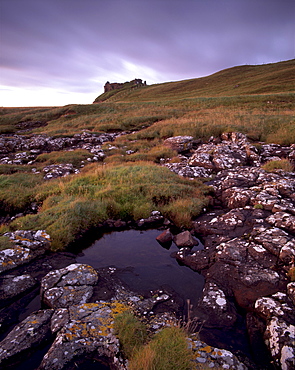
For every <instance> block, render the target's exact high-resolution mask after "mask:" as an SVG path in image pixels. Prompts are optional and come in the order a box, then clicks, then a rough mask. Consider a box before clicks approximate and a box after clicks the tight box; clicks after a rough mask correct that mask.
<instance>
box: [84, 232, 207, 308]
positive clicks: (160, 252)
mask: <svg viewBox="0 0 295 370" xmlns="http://www.w3.org/2000/svg"><path fill="white" fill-rule="evenodd" d="M160 233H161V231H159V230H145V231H139V230H126V231H119V232H112V233H108V234H104V236H102V237H101V238H100V239H98V240H96V241H95V242H94V243H93V244H92V245H91V246H90V247H88V248H87V249H85V250H83V255H80V256H78V257H77V262H78V263H86V264H89V265H91V266H93V267H94V268H101V267H109V266H114V267H116V268H118V277H119V278H120V279H121V280H122V281H123V282H125V283H126V284H127V285H128V286H129V287H130V289H131V290H135V291H151V290H156V289H161V288H163V289H165V288H167V287H168V288H169V289H173V290H174V291H175V293H177V294H178V295H179V296H180V297H181V298H182V299H184V300H185V301H186V300H187V299H190V301H191V303H192V304H193V305H196V303H197V300H198V298H199V297H200V295H201V293H202V289H203V286H204V278H203V277H202V276H201V275H200V274H198V273H196V272H194V271H192V270H191V269H189V268H188V267H186V266H181V265H179V264H178V262H177V261H176V259H175V258H173V257H172V256H171V254H173V252H176V251H178V250H179V249H178V248H177V246H176V245H175V244H174V243H172V245H171V247H170V248H169V249H166V248H164V247H162V246H161V245H160V244H159V243H158V242H157V241H156V237H157V236H158V235H159V234H160ZM195 248H196V247H195Z"/></svg>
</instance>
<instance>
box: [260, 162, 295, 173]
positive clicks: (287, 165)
mask: <svg viewBox="0 0 295 370" xmlns="http://www.w3.org/2000/svg"><path fill="white" fill-rule="evenodd" d="M262 168H263V169H264V170H265V171H267V172H273V171H276V170H283V171H286V172H291V171H293V170H294V166H293V165H292V163H291V162H290V161H288V159H280V160H273V161H269V162H266V163H265V164H264V165H263V166H262Z"/></svg>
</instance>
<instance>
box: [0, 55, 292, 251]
mask: <svg viewBox="0 0 295 370" xmlns="http://www.w3.org/2000/svg"><path fill="white" fill-rule="evenodd" d="M294 87H295V60H290V61H286V62H280V63H274V64H267V65H261V66H241V67H234V68H230V69H226V70H223V71H220V72H218V73H215V74H213V75H211V76H208V77H203V78H198V79H192V80H186V81H178V82H169V83H164V84H157V85H151V86H143V87H141V88H138V89H134V88H131V87H130V85H128V84H126V85H124V88H123V89H122V90H114V91H111V92H110V93H107V94H102V95H101V96H100V97H98V99H97V100H103V101H102V102H100V103H97V104H88V105H79V104H72V105H67V106H64V107H31V108H0V133H1V134H5V135H8V136H12V135H13V134H15V133H17V134H18V135H26V136H31V135H34V134H47V135H50V136H53V137H65V136H71V135H74V134H76V133H81V132H83V131H88V132H91V133H104V132H125V135H122V136H120V137H118V138H117V139H116V140H115V141H114V142H113V143H112V146H111V147H110V146H109V145H108V144H107V143H106V144H104V145H103V147H102V149H104V150H105V153H106V158H105V159H104V161H103V162H98V163H85V166H84V168H82V169H81V173H80V174H79V175H71V176H67V177H65V178H57V179H53V180H50V181H45V180H44V179H43V175H42V173H41V172H42V168H43V167H44V166H45V165H47V164H54V163H60V162H61V161H62V162H66V163H72V164H73V165H75V163H76V162H79V163H80V161H81V160H82V159H85V158H84V156H87V155H88V154H87V153H85V151H86V150H85V151H81V150H80V151H79V150H75V151H69V152H64V153H61V152H52V153H46V155H45V154H40V155H39V156H38V157H37V159H36V160H35V161H34V163H33V164H30V165H29V164H27V165H17V164H14V165H11V166H10V165H8V164H5V165H4V164H0V215H1V216H3V215H4V216H5V215H6V214H7V213H9V214H10V215H14V214H16V213H20V212H23V211H24V210H25V209H26V208H28V207H29V206H30V204H31V203H32V202H34V203H36V204H37V205H38V207H39V211H38V213H37V214H36V215H26V216H25V217H18V218H17V219H16V220H14V221H13V222H12V223H11V224H9V225H2V226H1V225H0V235H1V233H4V232H5V231H8V230H14V229H18V228H21V229H36V228H37V229H46V230H47V232H48V233H49V234H50V235H51V237H52V247H53V248H55V249H64V248H66V247H67V246H68V245H69V244H70V243H71V242H73V241H74V240H75V238H76V237H77V236H78V235H83V234H84V233H85V231H87V230H88V229H89V228H91V227H95V226H96V225H97V224H98V223H101V222H103V221H105V220H106V219H108V218H113V219H118V218H121V219H126V220H130V219H133V220H134V219H138V218H142V217H147V216H148V215H149V214H150V212H151V211H152V210H160V211H161V212H162V213H163V214H164V215H165V216H166V217H168V218H170V219H171V220H173V222H174V223H175V224H177V225H178V226H188V225H189V224H190V222H191V219H192V218H193V217H196V216H197V215H198V214H199V212H201V210H202V208H203V207H204V206H205V205H206V204H207V198H206V192H207V191H208V189H207V188H206V186H204V185H203V184H202V181H197V180H194V181H191V180H187V179H183V178H180V177H178V176H177V175H176V174H174V173H172V172H170V171H169V170H168V169H167V168H164V167H161V166H159V165H158V164H159V162H160V161H161V159H162V158H164V159H168V158H171V160H172V161H173V160H176V161H177V160H178V158H177V157H176V155H177V153H176V152H174V151H173V150H172V149H170V148H167V147H166V146H164V145H163V140H164V139H165V138H167V137H171V136H176V135H191V136H193V137H194V138H195V139H203V140H206V139H208V138H209V137H210V136H212V135H213V136H218V135H220V134H221V133H222V132H225V131H239V132H242V133H244V134H246V135H247V136H248V138H249V139H250V140H253V141H256V142H257V141H265V142H273V143H278V144H282V145H290V144H292V143H295V114H294V112H295V99H294V98H295V94H294V92H295V91H294V90H295V89H294ZM110 148H111V149H110ZM127 152H129V153H132V154H128V155H127V154H126V153H127ZM173 157H174V159H173ZM85 162H87V161H85ZM33 168H35V169H37V170H38V171H37V173H33V172H32V170H33ZM38 172H40V173H38ZM0 247H1V237H0Z"/></svg>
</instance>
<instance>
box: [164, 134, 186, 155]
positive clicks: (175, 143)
mask: <svg viewBox="0 0 295 370" xmlns="http://www.w3.org/2000/svg"><path fill="white" fill-rule="evenodd" d="M164 145H167V146H170V147H171V148H172V149H174V150H176V151H177V152H178V153H181V152H184V151H186V150H189V149H191V148H192V147H193V137H192V136H173V137H169V138H168V139H166V140H165V141H164Z"/></svg>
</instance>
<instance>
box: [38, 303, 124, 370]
mask: <svg viewBox="0 0 295 370" xmlns="http://www.w3.org/2000/svg"><path fill="white" fill-rule="evenodd" d="M114 308H115V304H114V305H112V304H111V303H109V304H107V303H86V304H81V305H76V306H71V307H69V308H68V309H60V310H58V313H57V314H56V315H55V316H54V317H53V318H52V320H53V323H54V324H53V327H54V328H55V330H56V329H57V328H59V327H60V328H61V329H60V330H59V331H57V336H56V339H55V341H54V342H53V344H52V346H51V347H50V349H49V351H48V352H47V353H46V355H45V356H44V358H43V361H42V363H41V365H40V370H41V369H42V370H47V369H48V370H49V369H51V370H61V369H64V368H65V366H67V365H69V364H73V362H74V361H75V362H77V363H79V361H81V360H82V359H85V358H87V357H90V358H93V359H96V360H100V359H101V361H103V362H104V363H105V364H106V365H108V366H110V367H111V368H112V369H118V370H123V369H125V366H124V362H123V360H122V358H121V355H120V347H119V341H118V339H117V338H116V337H115V335H114V334H113V320H114ZM58 317H59V320H60V319H62V324H61V322H60V321H59V320H58ZM58 321H59V323H60V324H59V325H57V323H58Z"/></svg>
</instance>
